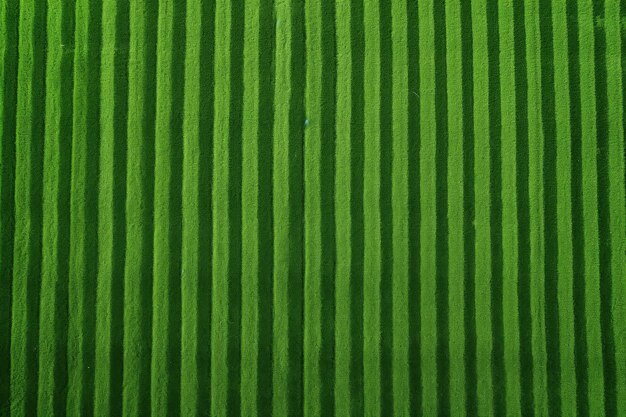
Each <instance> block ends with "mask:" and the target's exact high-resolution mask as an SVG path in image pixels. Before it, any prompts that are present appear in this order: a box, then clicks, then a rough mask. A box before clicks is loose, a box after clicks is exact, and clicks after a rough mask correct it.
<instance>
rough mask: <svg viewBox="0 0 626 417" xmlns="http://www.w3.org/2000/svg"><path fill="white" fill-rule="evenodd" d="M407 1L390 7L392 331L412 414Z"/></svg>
mask: <svg viewBox="0 0 626 417" xmlns="http://www.w3.org/2000/svg"><path fill="white" fill-rule="evenodd" d="M406 7H407V4H406V0H394V1H393V2H392V4H391V24H392V27H391V40H392V44H393V49H392V62H393V68H394V71H393V76H392V80H391V81H392V85H393V88H392V111H393V115H392V120H393V128H392V134H393V144H392V155H391V158H392V167H391V198H392V202H391V206H392V210H393V214H392V224H391V227H392V236H393V244H392V249H393V275H392V276H393V281H392V286H393V287H392V306H393V314H392V329H393V336H392V341H393V351H392V352H393V353H392V355H393V365H392V372H393V397H394V398H393V414H394V415H406V414H408V413H409V374H408V365H409V356H408V355H409V349H408V342H409V340H408V339H409V328H408V320H409V311H408V294H407V292H408V289H409V285H408V276H407V274H408V272H409V266H408V261H409V254H408V240H409V238H408V229H409V227H408V226H409V210H408V209H409V208H408V202H409V201H408V169H409V167H408V95H407V90H408V89H409V80H408V79H409V75H408V71H407V70H408V68H407V63H408V47H407V40H408V39H407V36H408V35H407V14H406V13H407V8H406Z"/></svg>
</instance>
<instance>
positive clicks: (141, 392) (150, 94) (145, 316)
mask: <svg viewBox="0 0 626 417" xmlns="http://www.w3.org/2000/svg"><path fill="white" fill-rule="evenodd" d="M155 6H156V3H155V2H154V0H145V1H144V0H132V1H131V2H130V13H129V14H130V51H129V61H128V131H127V134H128V139H127V158H126V160H127V168H126V258H125V266H124V279H125V280H124V336H123V339H124V358H123V367H124V374H123V387H124V388H123V393H122V395H123V407H122V411H123V414H124V416H139V415H145V414H149V413H150V358H151V346H152V341H151V339H152V337H151V330H150V329H151V328H152V308H153V307H152V267H153V263H152V260H153V253H152V247H153V226H154V219H153V206H154V203H153V202H154V168H153V167H152V164H153V163H154V133H155V132H154V121H155V103H154V98H155V88H154V84H155V81H156V73H155V72H156V59H155V57H156V53H155V52H156V51H155V47H156V30H155V29H156V19H155V18H156V13H155V11H156V9H155Z"/></svg>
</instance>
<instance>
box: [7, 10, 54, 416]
mask: <svg viewBox="0 0 626 417" xmlns="http://www.w3.org/2000/svg"><path fill="white" fill-rule="evenodd" d="M47 13H48V9H47V3H45V2H44V1H40V2H35V4H34V16H33V22H34V26H33V28H34V31H33V34H32V48H33V51H32V53H33V55H32V57H33V63H32V68H33V72H32V78H31V81H30V83H31V84H30V87H31V94H32V98H31V100H32V101H31V104H32V108H31V114H30V115H28V116H27V117H31V121H32V124H31V129H32V130H31V132H30V134H31V136H30V138H28V139H26V140H30V141H31V142H30V150H31V155H30V164H31V165H30V167H28V169H29V171H30V172H29V174H30V184H29V194H30V196H29V200H30V212H29V213H28V214H29V223H30V225H29V237H28V240H27V241H26V242H28V245H29V247H28V252H29V256H28V275H27V278H26V279H27V282H26V294H27V299H26V306H24V307H25V308H26V310H27V316H26V317H27V320H28V327H27V329H26V339H25V346H26V369H25V370H23V372H25V374H26V384H27V386H26V392H25V395H26V398H32V399H33V400H32V401H28V402H26V404H25V406H26V415H27V416H36V415H37V401H36V400H35V398H37V392H38V389H39V388H38V385H39V384H38V379H39V352H38V345H39V310H40V309H39V301H40V296H39V294H40V289H41V288H40V286H41V261H42V232H43V188H42V186H43V183H42V178H43V147H44V129H45V106H46V104H45V103H46V99H45V97H46V45H47V32H46V31H45V30H42V28H45V27H46V23H47ZM25 116H26V115H25ZM17 140H20V139H19V138H17ZM18 175H19V174H18ZM16 198H20V197H19V196H17V195H16ZM26 242H21V243H18V242H16V245H17V244H24V243H26ZM13 372H15V370H14V371H13Z"/></svg>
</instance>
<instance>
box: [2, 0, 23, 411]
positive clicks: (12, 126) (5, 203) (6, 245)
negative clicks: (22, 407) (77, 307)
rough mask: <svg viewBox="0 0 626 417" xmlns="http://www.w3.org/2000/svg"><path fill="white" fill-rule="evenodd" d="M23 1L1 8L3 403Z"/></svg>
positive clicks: (5, 403) (7, 391) (5, 397)
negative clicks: (19, 22) (21, 6)
mask: <svg viewBox="0 0 626 417" xmlns="http://www.w3.org/2000/svg"><path fill="white" fill-rule="evenodd" d="M18 17H19V2H17V1H13V2H8V1H5V2H3V3H2V5H0V22H1V23H0V42H1V43H0V56H1V57H2V64H1V65H0V89H1V90H2V91H0V103H1V104H0V120H1V122H0V161H1V162H0V164H1V165H0V166H1V168H0V169H1V172H0V235H1V236H2V241H1V242H0V334H1V335H3V337H1V338H0V381H2V383H0V404H2V407H3V408H9V407H10V402H11V383H10V381H11V375H10V373H11V360H12V356H11V344H12V337H11V316H12V311H11V310H12V281H13V249H14V247H13V243H14V233H15V212H14V209H15V185H14V184H15V163H16V161H15V157H16V155H15V145H16V133H17V132H16V114H17V90H18V88H17V81H18V53H19V50H18V30H19V28H18V26H19V25H18V21H19V18H18Z"/></svg>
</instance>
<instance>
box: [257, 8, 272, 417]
mask: <svg viewBox="0 0 626 417" xmlns="http://www.w3.org/2000/svg"><path fill="white" fill-rule="evenodd" d="M260 7H261V8H260V11H259V15H260V16H259V19H260V29H259V130H258V137H259V158H258V159H259V168H258V169H259V172H258V178H259V180H258V181H259V194H258V199H259V206H258V210H259V211H258V213H259V214H258V216H259V236H258V240H259V289H258V294H259V305H258V311H259V338H258V340H259V342H258V343H259V354H258V371H257V378H258V381H257V387H259V388H260V389H259V390H258V392H257V404H258V405H257V407H258V413H259V415H268V416H269V415H271V414H272V385H273V384H272V380H273V377H272V372H273V364H272V363H273V358H272V343H273V340H274V335H273V326H272V323H273V322H274V310H273V304H272V303H273V299H274V289H273V280H272V276H273V262H272V259H273V258H274V218H273V212H272V210H273V186H272V176H273V175H272V160H273V159H272V154H273V136H274V130H273V120H274V74H275V71H274V68H275V64H274V45H275V44H276V42H275V24H276V23H275V19H274V15H273V4H272V2H269V1H262V2H261V5H260Z"/></svg>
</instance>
